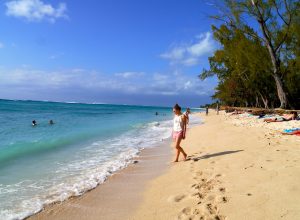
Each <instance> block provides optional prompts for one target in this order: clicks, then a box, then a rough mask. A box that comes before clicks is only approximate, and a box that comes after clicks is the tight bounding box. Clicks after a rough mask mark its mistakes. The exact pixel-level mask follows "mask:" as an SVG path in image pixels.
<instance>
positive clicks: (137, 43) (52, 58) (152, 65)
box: [0, 0, 218, 107]
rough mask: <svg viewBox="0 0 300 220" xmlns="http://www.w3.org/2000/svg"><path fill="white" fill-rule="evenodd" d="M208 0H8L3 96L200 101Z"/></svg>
mask: <svg viewBox="0 0 300 220" xmlns="http://www.w3.org/2000/svg"><path fill="white" fill-rule="evenodd" d="M214 10H215V9H214V8H213V7H212V6H211V5H210V4H207V2H206V1H205V0H84V1H82V0H62V1H61V0H1V1H0V27H1V29H0V98H2V99H25V100H28V99H29V100H50V101H66V102H71V101H72V102H86V103H114V104H136V105H158V106H171V105H173V104H174V103H179V104H181V105H183V106H192V107H197V106H199V105H201V104H205V103H209V102H210V101H211V98H210V97H211V95H212V94H213V93H214V88H215V86H216V84H217V79H216V78H210V79H206V80H205V81H201V80H200V79H198V75H199V74H200V73H201V72H202V70H203V69H204V68H208V67H209V65H208V57H209V56H212V55H213V52H214V51H215V50H216V49H217V47H218V44H217V42H215V41H214V39H213V36H212V32H211V25H212V24H213V22H214V21H213V20H211V19H210V18H209V15H211V14H214V13H215V11H214Z"/></svg>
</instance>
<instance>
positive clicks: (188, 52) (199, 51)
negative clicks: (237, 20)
mask: <svg viewBox="0 0 300 220" xmlns="http://www.w3.org/2000/svg"><path fill="white" fill-rule="evenodd" d="M215 49H216V43H215V41H214V40H213V38H212V36H211V33H210V32H206V33H205V34H201V35H198V36H196V40H194V42H192V43H188V44H181V45H176V46H173V47H171V49H170V50H169V51H167V52H165V53H163V54H161V55H160V57H161V58H163V59H167V60H169V61H170V64H172V65H174V64H181V65H184V66H194V65H197V64H198V63H199V61H200V58H201V57H203V56H207V55H210V54H212V53H213V51H214V50H215Z"/></svg>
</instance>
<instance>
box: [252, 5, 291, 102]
mask: <svg viewBox="0 0 300 220" xmlns="http://www.w3.org/2000/svg"><path fill="white" fill-rule="evenodd" d="M251 2H252V5H253V6H254V7H255V8H256V11H257V13H258V14H257V18H256V20H257V22H258V23H259V25H260V29H261V31H262V34H263V37H264V40H265V44H266V46H267V49H268V51H269V55H270V58H271V61H272V66H273V74H272V75H273V77H274V79H275V83H276V89H277V95H278V98H279V100H280V108H286V107H287V96H286V93H285V91H284V88H283V82H282V80H281V78H280V76H279V75H280V74H279V73H280V63H281V60H280V54H277V53H276V50H275V49H274V45H273V44H272V36H269V35H268V33H269V31H268V27H267V25H266V20H265V18H264V16H263V14H262V13H261V11H260V9H259V7H258V3H257V2H256V1H254V0H251Z"/></svg>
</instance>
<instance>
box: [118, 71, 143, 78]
mask: <svg viewBox="0 0 300 220" xmlns="http://www.w3.org/2000/svg"><path fill="white" fill-rule="evenodd" d="M144 74H145V73H144V72H123V73H116V74H115V76H119V77H122V78H132V77H140V76H143V75H144Z"/></svg>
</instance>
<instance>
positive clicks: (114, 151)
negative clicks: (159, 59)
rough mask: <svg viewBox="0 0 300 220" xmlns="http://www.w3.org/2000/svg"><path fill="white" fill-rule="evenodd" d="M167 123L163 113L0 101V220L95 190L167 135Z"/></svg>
mask: <svg viewBox="0 0 300 220" xmlns="http://www.w3.org/2000/svg"><path fill="white" fill-rule="evenodd" d="M156 112H158V113H159V114H158V115H155V113H156ZM50 119H52V120H53V121H54V123H55V124H54V125H50V124H49V123H48V122H49V120H50ZM171 119H172V114H171V108H166V107H144V106H126V105H107V104H80V103H57V102H37V101H9V100H0V137H1V138H0V219H22V218H25V217H26V216H28V215H31V214H33V213H35V212H37V211H39V210H40V209H41V208H42V207H43V206H44V205H45V204H49V203H52V202H55V201H63V200H65V199H67V198H68V197H70V196H74V195H75V196H77V195H81V194H82V193H84V192H86V191H87V190H89V189H92V188H94V187H96V186H97V185H98V184H101V183H102V182H104V181H105V179H106V178H107V177H108V176H109V175H111V174H112V173H113V172H115V171H117V170H119V169H122V168H124V167H126V166H127V165H128V164H129V163H131V162H132V158H133V157H134V156H137V155H138V153H139V152H140V150H141V149H143V148H146V147H153V146H157V145H159V143H160V142H161V141H162V140H164V139H166V138H168V137H170V134H171V127H172V121H171ZM32 120H36V121H37V124H38V125H37V126H34V127H33V126H32V125H31V121H32Z"/></svg>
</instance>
